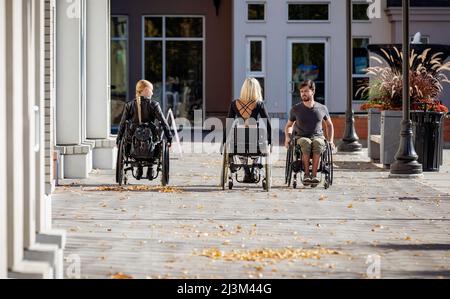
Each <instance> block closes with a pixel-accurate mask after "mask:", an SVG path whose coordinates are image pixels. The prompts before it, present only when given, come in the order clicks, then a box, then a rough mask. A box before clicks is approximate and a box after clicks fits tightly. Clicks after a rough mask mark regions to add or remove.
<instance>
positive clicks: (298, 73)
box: [288, 39, 328, 110]
mask: <svg viewBox="0 0 450 299" xmlns="http://www.w3.org/2000/svg"><path fill="white" fill-rule="evenodd" d="M288 57H289V59H288V63H289V74H288V78H289V87H288V88H289V92H288V109H289V110H290V109H291V107H292V106H294V105H296V104H298V103H300V92H299V89H298V86H299V84H300V83H301V82H303V81H305V80H312V81H314V82H315V83H316V94H315V100H316V101H317V102H319V103H322V104H325V102H326V99H327V73H328V70H327V61H328V42H327V40H326V39H293V40H290V41H289V53H288Z"/></svg>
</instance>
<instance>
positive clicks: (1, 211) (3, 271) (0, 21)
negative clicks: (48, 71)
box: [0, 0, 7, 279]
mask: <svg viewBox="0 0 450 299" xmlns="http://www.w3.org/2000/svg"><path fill="white" fill-rule="evenodd" d="M5 63H6V61H5V0H0V65H2V66H4V65H5ZM5 80H6V76H5V68H4V67H0V165H1V166H0V279H3V278H6V276H7V266H6V252H7V245H6V111H5V110H6V92H5Z"/></svg>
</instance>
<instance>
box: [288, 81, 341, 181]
mask: <svg viewBox="0 0 450 299" xmlns="http://www.w3.org/2000/svg"><path fill="white" fill-rule="evenodd" d="M299 89H300V96H301V102H300V103H298V104H297V105H295V106H294V107H293V108H292V110H291V112H290V117H289V120H288V122H287V124H286V128H285V136H286V138H285V146H286V148H289V145H290V143H291V141H292V138H297V145H299V146H300V148H301V152H302V155H303V157H302V160H303V166H304V170H305V176H304V179H303V185H305V186H310V185H311V186H317V185H318V184H319V183H320V180H319V178H318V177H317V172H318V168H319V163H320V158H321V155H322V154H323V153H324V152H325V151H326V149H327V145H326V141H325V137H324V132H323V126H322V123H323V121H325V122H326V124H327V133H328V134H327V135H328V136H327V137H328V142H329V143H330V145H331V147H332V148H333V149H334V148H335V145H334V126H333V122H332V121H331V117H330V114H329V112H328V109H327V107H326V106H324V105H322V104H320V103H317V102H316V101H315V100H314V94H315V92H316V85H315V83H314V82H313V81H311V80H307V81H305V82H303V83H301V84H300V86H299ZM291 132H293V136H291ZM311 156H312V173H310V166H311V165H310V160H311Z"/></svg>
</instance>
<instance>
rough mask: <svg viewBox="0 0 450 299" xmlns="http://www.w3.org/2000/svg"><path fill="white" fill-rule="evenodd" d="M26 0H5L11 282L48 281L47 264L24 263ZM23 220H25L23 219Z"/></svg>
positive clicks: (26, 208) (26, 242)
mask: <svg viewBox="0 0 450 299" xmlns="http://www.w3.org/2000/svg"><path fill="white" fill-rule="evenodd" d="M30 9H31V2H30V0H6V12H5V14H6V18H5V19H6V40H7V43H6V63H5V68H6V76H7V82H6V98H7V99H8V101H7V104H6V113H7V115H6V122H7V124H6V129H7V140H6V141H7V142H6V147H7V150H6V153H7V163H6V167H7V170H6V178H7V227H8V231H7V244H8V245H7V247H8V270H9V273H8V276H9V277H11V278H51V277H53V272H52V269H51V267H50V266H49V265H48V264H47V263H40V262H29V261H25V259H24V247H25V246H27V245H29V244H30V240H29V230H30V228H29V227H28V226H29V219H28V216H29V205H30V202H29V201H28V198H27V195H28V194H29V191H28V190H29V189H28V188H29V187H30V180H29V178H27V176H26V175H25V174H24V170H26V169H25V167H27V168H28V166H29V163H30V159H29V155H27V153H28V152H29V151H30V148H29V147H26V145H27V142H28V141H27V140H28V135H29V130H30V127H29V118H28V117H29V113H28V111H27V106H28V99H27V97H28V93H27V92H26V90H27V89H28V87H29V86H28V82H29V76H28V75H29V73H28V71H27V70H28V69H29V68H28V62H29V61H28V53H29V51H28V37H29V36H28V34H27V30H28V29H27V28H28V26H27V25H28V21H29V18H30ZM25 217H27V220H26V218H25Z"/></svg>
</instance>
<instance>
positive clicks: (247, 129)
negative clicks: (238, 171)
mask: <svg viewBox="0 0 450 299" xmlns="http://www.w3.org/2000/svg"><path fill="white" fill-rule="evenodd" d="M231 132H232V133H231V134H230V135H231V136H228V138H227V144H228V148H229V152H233V153H242V154H260V153H261V151H263V148H264V145H265V144H266V143H267V126H264V125H261V122H260V121H256V120H255V119H248V120H246V121H244V120H243V119H237V120H235V121H234V123H233V127H232V131H231Z"/></svg>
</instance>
